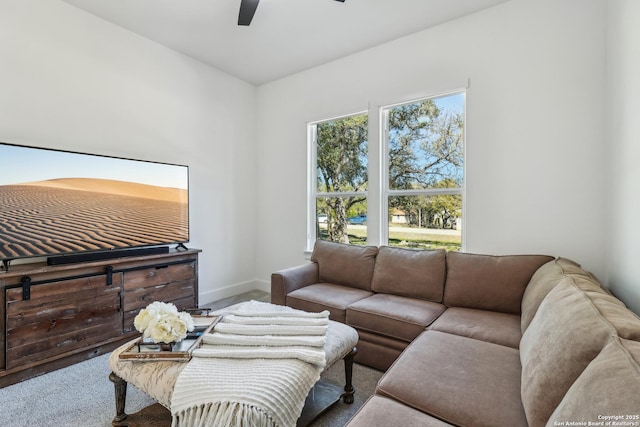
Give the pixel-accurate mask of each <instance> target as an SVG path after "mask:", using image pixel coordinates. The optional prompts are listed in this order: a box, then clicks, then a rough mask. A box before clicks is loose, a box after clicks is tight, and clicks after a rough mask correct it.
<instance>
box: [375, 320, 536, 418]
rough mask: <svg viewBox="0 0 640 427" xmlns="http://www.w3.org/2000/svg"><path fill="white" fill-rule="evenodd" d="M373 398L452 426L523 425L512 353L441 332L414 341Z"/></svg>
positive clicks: (517, 371) (516, 365)
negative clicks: (377, 396) (398, 403)
mask: <svg viewBox="0 0 640 427" xmlns="http://www.w3.org/2000/svg"><path fill="white" fill-rule="evenodd" d="M376 393H377V394H379V395H382V396H386V397H389V398H391V399H394V400H397V401H398V402H400V403H403V404H405V405H408V406H410V407H412V408H414V409H417V410H418V411H421V412H424V413H427V414H429V415H431V416H433V417H435V418H438V419H441V420H444V421H446V422H448V423H451V424H454V425H458V426H467V427H479V426H486V427H489V426H491V427H495V426H526V425H527V420H526V417H525V413H524V409H523V408H522V403H521V400H520V358H519V356H518V350H516V349H513V348H510V347H505V346H502V345H497V344H493V343H488V342H485V341H480V340H475V339H472V338H467V337H461V336H458V335H453V334H447V333H444V332H439V331H426V332H423V333H422V334H421V335H420V336H419V337H418V338H416V339H415V340H414V341H413V342H412V343H411V344H410V345H409V347H407V349H406V350H405V351H404V353H402V356H401V357H400V358H399V359H398V360H396V362H395V363H394V364H393V366H391V368H390V369H389V370H388V371H387V372H386V374H385V375H384V376H383V377H382V378H381V379H380V382H379V383H378V388H377V391H376Z"/></svg>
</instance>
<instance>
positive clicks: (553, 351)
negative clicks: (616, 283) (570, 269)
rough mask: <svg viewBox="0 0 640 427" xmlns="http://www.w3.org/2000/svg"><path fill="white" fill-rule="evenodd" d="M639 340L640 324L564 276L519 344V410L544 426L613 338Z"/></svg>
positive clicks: (586, 283)
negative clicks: (574, 384) (520, 388)
mask: <svg viewBox="0 0 640 427" xmlns="http://www.w3.org/2000/svg"><path fill="white" fill-rule="evenodd" d="M615 335H619V336H621V337H624V338H628V339H635V340H637V339H639V338H640V319H639V318H638V317H637V316H635V315H634V314H633V313H632V312H631V311H629V310H628V309H627V308H626V307H625V306H624V304H622V303H621V302H620V301H619V300H617V299H615V298H614V297H612V296H611V295H609V294H607V293H606V292H604V290H602V288H601V287H600V286H599V285H598V284H596V283H594V282H593V281H592V280H590V279H588V278H585V277H581V276H577V275H576V276H566V277H565V278H564V279H562V280H561V281H560V283H558V284H557V285H556V286H555V287H554V288H553V289H551V291H549V293H548V294H547V296H546V297H545V298H544V300H543V301H542V303H541V304H540V308H539V309H538V312H537V313H536V315H535V316H534V318H533V320H532V322H531V324H530V325H529V327H528V328H527V330H526V331H525V333H524V335H523V336H522V340H521V341H520V360H521V362H522V382H521V384H522V393H521V394H522V405H523V406H524V409H525V413H526V415H527V421H528V422H529V425H530V426H531V427H539V426H544V425H545V424H546V423H547V421H548V420H549V417H550V416H551V414H552V413H553V411H554V410H555V408H556V407H557V406H558V404H559V403H560V401H561V400H562V398H563V397H564V395H565V394H566V392H567V391H568V390H569V387H571V385H572V384H573V383H574V382H575V380H576V379H577V378H578V377H579V376H580V374H581V373H582V372H583V371H584V369H585V368H586V367H587V365H589V363H590V362H591V361H592V360H593V359H594V358H595V357H596V356H597V355H598V354H599V353H600V351H601V350H602V349H603V348H604V346H605V345H606V344H607V342H608V341H609V339H610V338H611V337H612V336H615Z"/></svg>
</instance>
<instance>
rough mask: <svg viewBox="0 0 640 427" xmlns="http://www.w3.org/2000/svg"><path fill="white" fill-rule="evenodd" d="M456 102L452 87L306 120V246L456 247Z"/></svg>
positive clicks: (460, 138)
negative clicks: (317, 243) (320, 243)
mask: <svg viewBox="0 0 640 427" xmlns="http://www.w3.org/2000/svg"><path fill="white" fill-rule="evenodd" d="M464 103H465V93H464V92H458V93H452V94H448V95H445V96H439V97H432V98H424V99H420V100H417V101H411V102H407V103H402V104H395V105H391V106H386V107H382V108H380V109H377V110H375V111H373V110H372V111H369V112H368V113H361V114H355V115H352V116H345V117H340V118H337V119H332V120H326V121H322V122H316V123H312V124H310V125H309V127H308V132H309V147H310V150H309V152H310V157H309V232H308V240H309V247H310V248H311V247H312V246H313V242H314V241H315V240H316V239H323V240H331V241H336V242H342V243H350V244H361V245H364V244H371V245H387V244H388V245H390V246H398V247H408V248H418V249H434V248H445V249H449V250H458V249H460V248H461V246H462V213H463V209H462V202H463V192H464V122H465V116H464V111H465V107H464ZM372 114H374V115H375V116H372ZM370 117H373V118H374V119H375V120H370ZM378 118H379V122H378ZM370 122H371V124H372V126H373V130H372V131H371V132H372V135H373V134H374V133H375V134H376V135H377V134H380V136H379V137H374V139H375V140H374V141H369V129H368V126H369V123H370ZM378 123H380V125H381V126H380V127H381V131H380V132H378V131H376V128H377V127H378ZM369 162H371V164H369ZM371 165H373V166H374V167H370V166H371ZM373 240H375V241H373Z"/></svg>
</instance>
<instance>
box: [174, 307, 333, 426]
mask: <svg viewBox="0 0 640 427" xmlns="http://www.w3.org/2000/svg"><path fill="white" fill-rule="evenodd" d="M328 323H329V313H328V312H327V311H324V312H322V313H308V312H304V311H300V310H294V309H292V308H290V307H284V306H275V305H271V304H266V303H261V302H257V301H251V302H248V303H245V304H242V305H241V306H240V307H239V308H238V309H237V310H236V311H234V312H232V313H227V314H224V316H223V318H222V320H221V321H220V322H219V323H218V324H217V325H216V326H215V327H214V332H213V333H211V334H206V335H205V336H204V337H203V340H202V342H203V345H202V347H201V348H199V349H197V350H194V352H193V354H192V356H193V357H192V358H191V360H190V361H189V363H188V364H187V366H186V367H185V368H184V369H183V370H182V372H181V373H180V375H179V376H178V379H177V381H176V385H175V388H174V390H173V395H172V397H171V414H172V417H173V421H172V427H200V426H201V427H205V426H224V427H254V426H255V427H293V426H295V425H296V420H297V419H298V418H299V416H300V413H301V412H302V407H303V406H304V401H305V399H306V397H307V394H308V393H309V390H311V388H312V387H313V385H314V384H315V383H316V381H318V379H319V378H320V373H321V372H322V370H323V369H324V366H325V363H326V359H325V357H326V355H325V352H324V343H325V340H326V329H327V326H328Z"/></svg>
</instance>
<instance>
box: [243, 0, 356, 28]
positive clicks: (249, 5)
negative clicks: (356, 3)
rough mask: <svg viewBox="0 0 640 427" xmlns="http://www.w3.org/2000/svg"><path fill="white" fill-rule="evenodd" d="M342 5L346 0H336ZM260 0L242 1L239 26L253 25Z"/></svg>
mask: <svg viewBox="0 0 640 427" xmlns="http://www.w3.org/2000/svg"><path fill="white" fill-rule="evenodd" d="M336 1H339V2H340V3H344V0H336ZM258 3H260V0H241V2H240V14H239V15H238V25H244V26H248V25H249V24H251V20H252V19H253V15H254V14H255V13H256V9H257V8H258Z"/></svg>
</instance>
